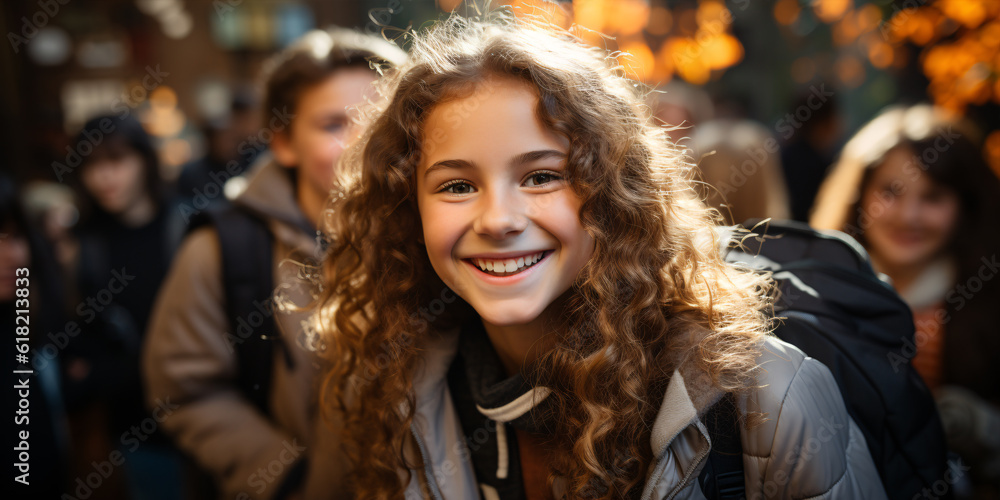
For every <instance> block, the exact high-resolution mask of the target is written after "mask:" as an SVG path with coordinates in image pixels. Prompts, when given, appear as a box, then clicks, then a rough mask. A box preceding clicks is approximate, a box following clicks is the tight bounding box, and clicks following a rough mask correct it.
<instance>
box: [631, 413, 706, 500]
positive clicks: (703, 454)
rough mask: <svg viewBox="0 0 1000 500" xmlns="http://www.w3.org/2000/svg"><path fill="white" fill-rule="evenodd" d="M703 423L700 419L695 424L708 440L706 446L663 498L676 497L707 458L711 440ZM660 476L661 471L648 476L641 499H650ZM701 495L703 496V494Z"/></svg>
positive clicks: (669, 499)
mask: <svg viewBox="0 0 1000 500" xmlns="http://www.w3.org/2000/svg"><path fill="white" fill-rule="evenodd" d="M703 425H704V424H701V422H700V421H699V422H698V424H696V426H697V427H698V430H699V431H700V432H701V433H702V435H703V436H704V437H705V440H706V441H708V448H706V449H705V450H703V451H702V452H700V453H699V454H698V456H697V457H696V459H695V461H694V466H693V467H691V469H690V470H691V472H690V473H688V474H687V475H686V476H683V477H681V480H680V482H679V483H677V485H676V486H674V487H673V489H671V490H670V492H669V493H667V497H666V499H665V500H671V499H673V498H674V497H676V496H677V495H678V494H680V492H681V490H683V489H684V487H685V486H687V485H688V483H690V482H691V478H692V477H694V471H696V470H698V467H699V466H701V464H702V463H703V462H704V461H705V459H707V458H708V453H709V452H710V451H712V440H711V438H709V437H708V429H703V428H702V426H703ZM679 434H680V433H679V432H678V435H679ZM674 439H677V435H675V436H674V438H673V439H671V440H670V441H671V442H673V440H674ZM669 448H670V446H669V445H668V446H667V450H669ZM664 453H669V451H664ZM660 462H662V460H661V461H659V462H657V463H656V466H655V467H653V470H654V471H655V470H656V469H657V468H659V465H660ZM662 478H663V475H662V473H661V474H659V475H658V476H657V477H656V478H655V479H654V478H650V480H651V482H649V483H648V486H649V489H647V490H646V491H645V492H643V494H642V499H641V500H651V499H652V496H653V491H654V490H656V485H657V484H659V482H660V480H661V479H662ZM702 496H704V494H703V495H702Z"/></svg>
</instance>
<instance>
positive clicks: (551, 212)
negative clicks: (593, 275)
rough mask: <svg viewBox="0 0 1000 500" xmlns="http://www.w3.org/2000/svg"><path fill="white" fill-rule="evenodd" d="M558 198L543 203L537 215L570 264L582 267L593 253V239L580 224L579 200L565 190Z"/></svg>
mask: <svg viewBox="0 0 1000 500" xmlns="http://www.w3.org/2000/svg"><path fill="white" fill-rule="evenodd" d="M563 193H564V194H561V195H560V196H559V197H557V198H554V199H551V200H549V201H548V202H545V203H543V205H544V206H542V207H539V210H540V211H539V214H540V215H541V217H543V220H544V225H545V227H546V228H547V229H548V230H549V231H550V232H551V233H552V234H553V235H554V236H555V237H556V239H558V240H559V244H560V245H561V246H562V247H563V251H564V252H565V253H566V254H567V255H568V256H569V258H570V261H571V263H572V264H574V265H576V266H579V267H582V266H583V265H584V264H585V263H586V262H587V260H588V259H590V256H591V255H592V254H593V252H594V239H593V237H591V236H590V234H589V233H587V231H586V230H584V228H583V224H582V223H581V222H580V205H581V202H580V200H579V199H578V198H577V197H576V196H575V195H571V194H569V193H571V191H569V190H565V191H564V192H563Z"/></svg>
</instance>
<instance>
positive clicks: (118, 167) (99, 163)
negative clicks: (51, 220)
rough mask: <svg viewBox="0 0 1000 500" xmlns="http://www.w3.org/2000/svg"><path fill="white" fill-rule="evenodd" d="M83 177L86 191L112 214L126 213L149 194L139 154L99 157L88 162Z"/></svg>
mask: <svg viewBox="0 0 1000 500" xmlns="http://www.w3.org/2000/svg"><path fill="white" fill-rule="evenodd" d="M81 178H82V180H83V185H84V187H85V188H86V189H87V192H89V193H90V194H91V196H93V197H94V199H95V200H97V203H98V204H99V205H100V206H101V208H102V209H104V210H105V211H106V212H108V213H111V214H121V213H124V212H125V211H126V210H128V209H129V208H132V207H133V206H135V204H136V203H139V202H140V201H141V200H142V198H143V197H144V196H145V195H146V192H145V182H146V173H145V172H144V168H143V161H142V157H141V156H139V155H138V154H136V153H131V154H127V155H125V156H122V157H120V158H112V157H107V156H103V157H100V158H98V159H96V160H94V161H92V162H90V163H88V164H87V166H86V167H85V168H84V169H83V174H82V177H81Z"/></svg>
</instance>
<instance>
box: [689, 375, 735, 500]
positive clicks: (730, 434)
mask: <svg viewBox="0 0 1000 500" xmlns="http://www.w3.org/2000/svg"><path fill="white" fill-rule="evenodd" d="M737 417H738V412H737V411H736V404H735V402H734V401H733V396H732V395H731V394H726V395H725V396H724V397H723V398H722V399H721V400H720V401H719V402H718V403H716V404H715V405H714V406H712V408H710V409H709V410H708V413H706V414H705V425H706V427H708V435H709V437H710V438H711V440H712V450H711V451H710V452H709V453H708V458H707V459H706V462H705V467H704V468H703V469H702V470H701V474H699V475H698V485H699V486H701V491H702V493H703V494H704V495H705V498H707V499H708V500H741V499H744V498H746V483H745V482H744V478H743V443H741V442H740V431H739V420H738V419H737Z"/></svg>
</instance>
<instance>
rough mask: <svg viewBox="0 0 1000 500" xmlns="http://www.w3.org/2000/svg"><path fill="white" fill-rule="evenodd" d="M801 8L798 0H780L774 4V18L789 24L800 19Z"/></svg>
mask: <svg viewBox="0 0 1000 500" xmlns="http://www.w3.org/2000/svg"><path fill="white" fill-rule="evenodd" d="M801 10H802V9H800V8H799V2H798V0H778V1H777V2H776V3H775V4H774V19H775V20H776V21H778V23H779V24H783V25H785V26H788V25H790V24H792V23H794V22H795V21H796V20H798V18H799V12H800V11H801Z"/></svg>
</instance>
